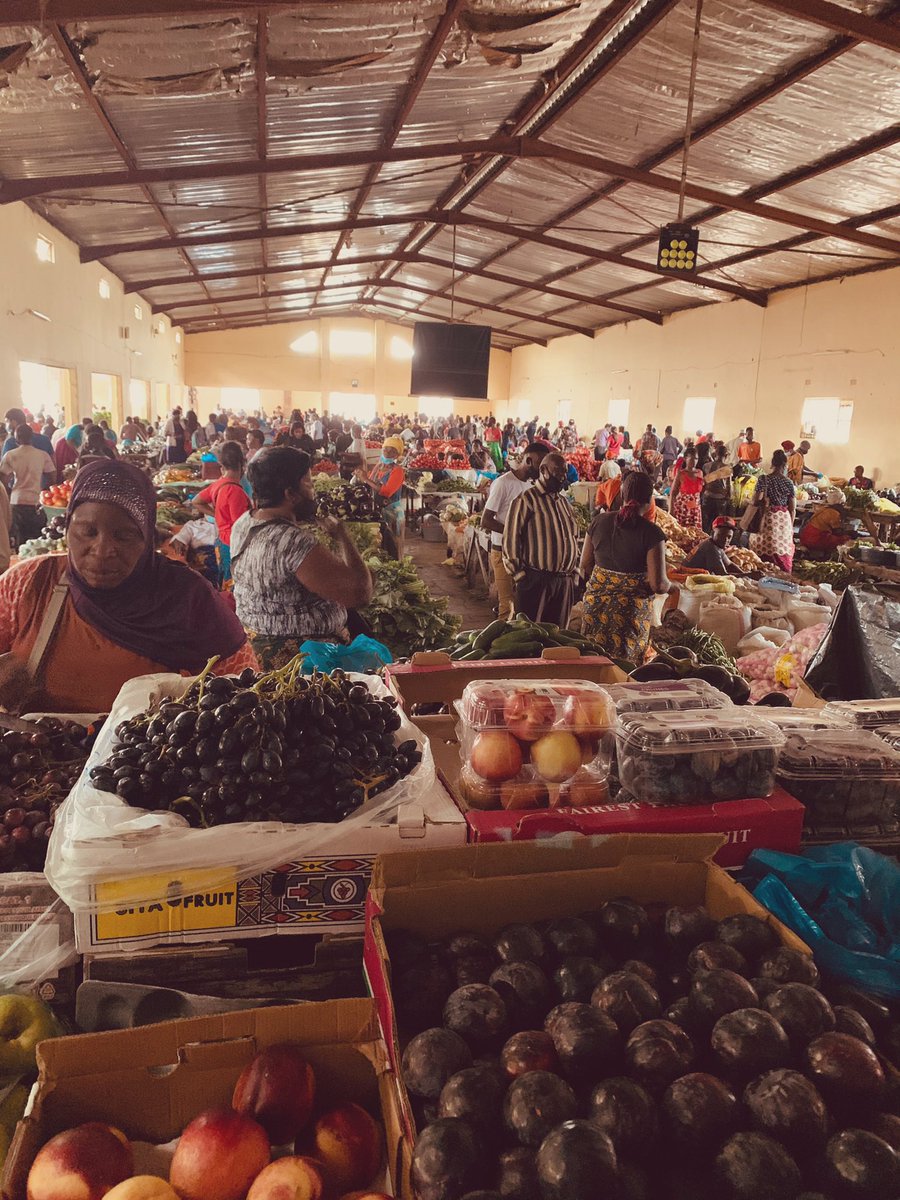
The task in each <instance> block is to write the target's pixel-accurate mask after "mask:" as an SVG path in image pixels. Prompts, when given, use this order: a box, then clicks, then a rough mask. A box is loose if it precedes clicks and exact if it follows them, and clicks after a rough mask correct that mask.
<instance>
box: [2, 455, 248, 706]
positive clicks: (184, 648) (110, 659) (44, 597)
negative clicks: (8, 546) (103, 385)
mask: <svg viewBox="0 0 900 1200" xmlns="http://www.w3.org/2000/svg"><path fill="white" fill-rule="evenodd" d="M66 519H67V526H66V537H67V541H68V556H67V557H66V556H63V555H56V554H54V555H48V556H46V557H42V558H31V559H28V560H26V561H25V562H21V563H19V564H18V565H17V566H15V567H13V568H12V569H11V570H9V571H7V572H6V574H5V575H4V576H3V577H2V579H0V655H2V657H0V704H4V705H6V706H10V705H12V704H15V706H16V707H17V708H19V709H20V710H24V711H26V712H27V711H37V712H40V711H44V712H108V711H109V709H110V708H111V706H112V703H113V701H114V700H115V698H116V696H117V694H118V692H119V689H120V688H121V686H122V684H123V683H126V682H127V681H128V680H129V679H134V678H135V677H136V676H138V675H147V674H150V673H153V672H158V671H176V672H180V673H182V674H186V675H192V674H195V673H196V672H198V671H200V670H202V669H203V667H205V666H206V663H207V661H208V659H210V658H212V657H214V656H216V655H218V657H219V662H217V663H216V665H215V667H214V668H213V670H214V672H215V674H217V675H230V674H234V673H235V672H239V671H241V670H243V668H244V667H248V666H252V667H255V666H256V658H255V656H254V654H253V651H252V650H251V649H250V647H249V645H248V643H247V635H246V634H245V633H244V631H243V629H242V628H241V626H240V623H239V621H238V619H237V617H235V615H234V613H233V612H231V611H230V610H229V608H228V606H227V604H226V603H225V601H224V600H223V599H222V598H221V597H220V596H219V595H218V594H217V593H216V592H215V591H214V589H213V588H212V587H210V585H209V584H208V583H207V582H206V580H205V579H202V578H201V577H200V575H198V574H197V573H196V572H195V571H191V570H190V569H189V568H188V567H186V566H183V565H182V564H180V563H176V562H172V561H170V560H169V559H166V558H163V557H162V556H161V555H159V554H157V553H156V551H155V548H154V541H155V533H156V492H155V491H154V488H153V485H152V483H151V482H150V480H149V479H148V478H147V476H146V475H144V474H143V472H141V471H139V470H138V469H137V467H133V466H130V465H129V464H126V463H123V462H111V461H108V460H106V459H102V460H100V459H98V460H97V462H93V463H89V464H88V465H87V466H85V467H83V468H82V469H81V470H80V471H79V472H78V475H77V477H76V479H75V484H74V487H73V488H72V495H71V498H70V500H69V508H68V513H67V518H66ZM57 585H62V589H61V591H57ZM44 634H46V635H48V636H49V643H48V646H47V649H46V651H45V653H44V655H43V656H42V659H41V661H40V663H35V662H32V661H30V656H31V655H32V652H33V649H34V646H35V643H36V642H37V641H38V638H39V636H41V635H44Z"/></svg>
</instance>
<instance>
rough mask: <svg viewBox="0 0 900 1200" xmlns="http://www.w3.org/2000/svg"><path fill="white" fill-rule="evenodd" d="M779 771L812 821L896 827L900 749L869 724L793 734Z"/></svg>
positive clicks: (863, 826)
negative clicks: (856, 727)
mask: <svg viewBox="0 0 900 1200" xmlns="http://www.w3.org/2000/svg"><path fill="white" fill-rule="evenodd" d="M778 777H779V780H780V781H781V782H782V783H783V784H784V786H785V787H786V788H787V789H788V791H790V793H791V795H792V796H795V797H796V798H797V799H798V800H799V801H800V803H801V804H804V805H805V806H806V823H807V825H811V826H830V825H834V826H840V827H843V828H850V829H852V828H854V827H857V828H869V827H871V826H880V827H882V828H893V827H894V826H896V824H897V822H898V818H900V807H898V805H900V752H898V751H897V750H895V749H893V747H892V746H890V745H888V743H887V742H886V741H884V740H883V739H882V738H880V737H878V736H877V735H876V734H874V733H871V732H869V731H868V730H866V729H846V728H845V729H836V728H832V729H823V730H813V731H812V732H810V733H807V734H802V733H793V734H791V735H790V736H789V737H788V739H787V741H786V742H785V744H784V746H783V748H782V751H781V758H780V760H779V763H778Z"/></svg>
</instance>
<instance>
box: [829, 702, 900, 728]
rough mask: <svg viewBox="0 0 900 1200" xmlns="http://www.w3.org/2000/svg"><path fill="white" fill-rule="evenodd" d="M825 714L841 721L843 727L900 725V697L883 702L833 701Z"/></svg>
mask: <svg viewBox="0 0 900 1200" xmlns="http://www.w3.org/2000/svg"><path fill="white" fill-rule="evenodd" d="M824 712H826V713H827V714H829V715H830V716H834V717H835V718H838V719H840V722H841V724H842V725H854V726H856V728H857V729H877V728H878V726H879V725H900V696H887V697H885V698H884V699H883V700H831V701H829V703H828V704H826V705H825V708H824Z"/></svg>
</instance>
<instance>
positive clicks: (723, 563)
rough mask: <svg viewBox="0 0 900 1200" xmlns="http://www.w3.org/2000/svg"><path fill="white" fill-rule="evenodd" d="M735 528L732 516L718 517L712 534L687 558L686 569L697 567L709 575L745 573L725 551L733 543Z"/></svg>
mask: <svg viewBox="0 0 900 1200" xmlns="http://www.w3.org/2000/svg"><path fill="white" fill-rule="evenodd" d="M734 529H735V525H734V521H732V519H731V518H730V517H716V519H715V520H714V521H713V523H712V533H711V535H710V536H709V537H708V538H707V540H706V541H705V542H701V543H700V545H699V546H698V547H697V549H696V550H695V551H694V553H693V554H692V555H691V557H690V558H688V559H685V562H684V568H685V570H691V569H693V568H695V569H696V570H698V571H705V572H706V573H707V575H743V574H744V572H743V571H742V570H741V569H740V568H739V567H737V566H735V564H734V563H733V562H731V560H730V559H729V558H728V555H727V554H726V553H725V551H726V550H727V549H728V547H729V546H730V545H731V539H732V537H733V536H734Z"/></svg>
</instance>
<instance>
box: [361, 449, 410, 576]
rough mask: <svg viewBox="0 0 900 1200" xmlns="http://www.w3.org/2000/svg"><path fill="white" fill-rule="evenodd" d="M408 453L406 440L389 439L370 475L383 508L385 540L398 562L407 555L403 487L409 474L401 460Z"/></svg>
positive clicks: (376, 495) (377, 499)
mask: <svg viewBox="0 0 900 1200" xmlns="http://www.w3.org/2000/svg"><path fill="white" fill-rule="evenodd" d="M405 449H406V447H405V446H404V445H403V439H402V438H399V437H389V438H385V439H384V441H383V442H382V444H381V461H380V462H378V463H376V464H375V466H374V467H373V468H372V471H371V473H370V475H369V487H371V488H372V490H373V491H374V493H375V497H376V501H377V502H378V503H379V504H380V506H381V521H382V536H384V535H387V539H386V544H387V545H388V547H389V549H390V550H391V551H392V552H395V554H396V557H397V558H400V557H401V555H402V553H403V527H404V524H405V516H404V512H403V485H404V483H405V482H406V471H405V470H404V468H403V466H402V464H401V463H400V456H401V455H402V454H403V453H404V452H405ZM391 539H393V541H394V543H395V544H394V545H393V546H391V545H390V541H391Z"/></svg>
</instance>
